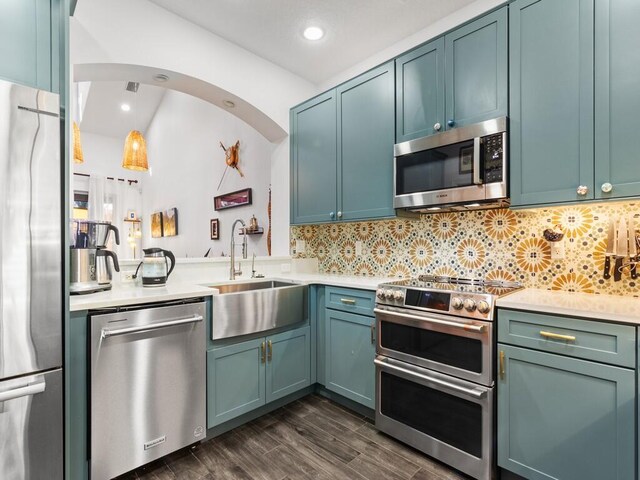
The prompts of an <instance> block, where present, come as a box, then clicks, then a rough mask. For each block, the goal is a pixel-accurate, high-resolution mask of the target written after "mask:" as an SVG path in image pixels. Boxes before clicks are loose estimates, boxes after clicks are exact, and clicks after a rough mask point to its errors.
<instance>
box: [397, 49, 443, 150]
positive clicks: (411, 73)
mask: <svg viewBox="0 0 640 480" xmlns="http://www.w3.org/2000/svg"><path fill="white" fill-rule="evenodd" d="M444 128H445V126H444V37H440V38H438V39H436V40H433V41H431V42H429V43H427V44H425V45H423V46H421V47H420V48H417V49H415V50H413V51H412V52H409V53H407V54H405V55H403V56H401V57H399V58H396V143H400V142H405V141H407V140H413V139H414V138H419V137H424V136H427V135H432V134H434V133H437V132H438V131H440V130H444Z"/></svg>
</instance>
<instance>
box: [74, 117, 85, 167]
mask: <svg viewBox="0 0 640 480" xmlns="http://www.w3.org/2000/svg"><path fill="white" fill-rule="evenodd" d="M73 163H84V155H83V154H82V140H80V127H78V124H77V123H76V122H73Z"/></svg>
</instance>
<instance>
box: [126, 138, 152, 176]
mask: <svg viewBox="0 0 640 480" xmlns="http://www.w3.org/2000/svg"><path fill="white" fill-rule="evenodd" d="M122 168H126V169H128V170H136V171H138V172H146V171H147V170H149V163H148V162H147V143H146V142H145V141H144V137H143V136H142V133H140V132H139V131H138V130H131V131H130V132H129V135H127V139H126V140H125V141H124V154H123V156H122Z"/></svg>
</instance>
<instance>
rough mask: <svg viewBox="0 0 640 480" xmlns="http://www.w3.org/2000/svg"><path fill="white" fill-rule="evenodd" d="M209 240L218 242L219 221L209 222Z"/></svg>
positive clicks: (216, 219) (215, 219)
mask: <svg viewBox="0 0 640 480" xmlns="http://www.w3.org/2000/svg"><path fill="white" fill-rule="evenodd" d="M211 240H220V219H218V218H214V219H212V220H211Z"/></svg>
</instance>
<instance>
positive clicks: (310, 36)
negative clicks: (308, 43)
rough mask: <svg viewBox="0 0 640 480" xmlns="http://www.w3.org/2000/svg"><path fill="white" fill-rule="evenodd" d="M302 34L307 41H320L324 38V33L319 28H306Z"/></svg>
mask: <svg viewBox="0 0 640 480" xmlns="http://www.w3.org/2000/svg"><path fill="white" fill-rule="evenodd" d="M302 34H303V35H304V38H306V39H307V40H320V39H321V38H322V37H324V32H323V31H322V29H321V28H320V27H307V28H306V29H305V30H304V32H303V33H302Z"/></svg>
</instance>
